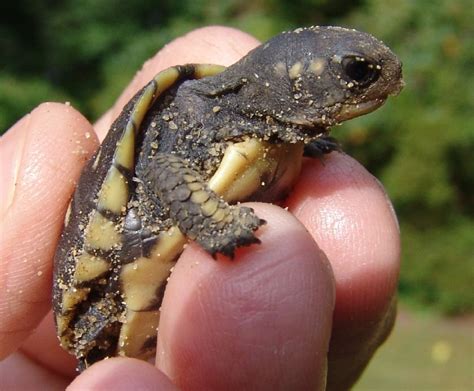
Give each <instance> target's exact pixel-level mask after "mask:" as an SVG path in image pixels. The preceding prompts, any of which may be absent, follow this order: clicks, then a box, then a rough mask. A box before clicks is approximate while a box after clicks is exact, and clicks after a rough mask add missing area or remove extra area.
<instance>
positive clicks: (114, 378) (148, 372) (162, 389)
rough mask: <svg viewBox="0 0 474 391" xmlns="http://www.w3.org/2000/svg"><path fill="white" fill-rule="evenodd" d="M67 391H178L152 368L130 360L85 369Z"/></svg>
mask: <svg viewBox="0 0 474 391" xmlns="http://www.w3.org/2000/svg"><path fill="white" fill-rule="evenodd" d="M67 390H68V391H76V390H77V391H82V390H91V391H92V390H115V391H121V390H123V391H129V390H140V391H142V390H143V391H146V390H150V391H151V390H154V391H177V390H178V388H177V387H176V386H174V385H173V384H172V383H171V381H170V380H169V379H168V378H167V377H166V376H165V375H164V374H163V373H162V372H161V371H159V370H158V369H157V368H155V367H154V366H153V365H151V364H148V363H146V362H144V361H140V360H135V359H132V358H111V359H108V360H103V361H101V362H98V363H97V364H94V365H93V366H91V367H90V368H88V369H87V370H86V371H84V372H83V373H82V374H80V375H79V376H78V377H76V379H75V380H74V381H73V382H72V383H71V384H70V385H69V387H68V388H67Z"/></svg>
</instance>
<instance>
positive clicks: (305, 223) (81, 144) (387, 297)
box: [0, 27, 400, 390]
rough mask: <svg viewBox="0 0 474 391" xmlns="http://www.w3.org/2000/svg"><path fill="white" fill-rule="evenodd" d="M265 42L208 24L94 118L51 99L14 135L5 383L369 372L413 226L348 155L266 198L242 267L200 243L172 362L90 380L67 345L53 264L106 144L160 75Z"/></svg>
mask: <svg viewBox="0 0 474 391" xmlns="http://www.w3.org/2000/svg"><path fill="white" fill-rule="evenodd" d="M256 45H258V42H257V41H256V40H255V39H254V38H252V37H250V36H248V35H246V34H244V33H241V32H239V31H236V30H233V29H228V28H223V27H209V28H204V29H200V30H196V31H194V32H192V33H190V34H188V35H186V36H184V37H182V38H179V39H177V40H175V41H173V42H172V43H170V44H169V45H168V46H166V47H165V48H164V49H163V50H161V51H160V52H159V53H158V54H157V55H156V56H155V57H154V58H152V59H151V60H149V61H148V62H147V63H146V64H145V65H144V67H143V69H142V70H141V71H140V72H139V73H138V74H137V75H136V77H135V78H134V80H133V81H132V82H131V83H130V85H129V86H128V87H127V88H126V90H125V91H124V93H123V94H122V96H121V97H120V98H119V99H118V100H117V102H116V104H115V105H114V106H113V107H112V108H111V109H110V110H109V111H108V112H107V113H105V114H104V115H103V117H102V118H101V119H100V120H99V121H98V122H97V123H96V125H95V126H94V127H93V126H92V125H91V124H89V123H88V122H87V120H86V119H85V118H84V117H83V116H82V115H81V114H80V113H78V112H77V111H76V110H75V109H74V108H72V107H70V106H68V105H64V104H57V103H51V104H43V105H40V106H39V107H38V108H36V109H35V110H33V111H32V112H31V113H30V114H28V115H26V116H25V117H24V118H22V119H21V120H19V121H18V122H17V123H16V124H15V125H14V126H13V127H12V128H11V129H10V130H9V131H8V132H7V133H6V134H5V135H4V136H3V137H2V138H1V139H0V159H1V163H0V169H1V175H2V177H1V178H0V183H1V184H2V185H1V187H0V201H1V203H0V208H1V210H0V214H1V221H0V319H2V321H1V323H0V357H1V358H2V359H3V360H4V361H2V363H1V364H0V379H1V381H0V384H1V385H2V389H37V388H38V386H39V385H41V386H44V389H50V390H54V389H64V388H65V387H67V386H69V389H70V390H83V389H90V390H101V389H115V390H128V389H155V390H177V389H183V390H187V389H192V390H208V389H226V390H241V389H246V390H275V389H281V390H284V389H292V390H299V389H301V390H309V389H324V387H325V386H324V379H325V373H326V368H328V373H329V375H328V379H329V380H328V389H332V390H338V389H347V388H348V387H350V385H351V384H352V383H353V382H354V381H355V379H356V378H357V376H358V374H359V373H360V372H362V370H363V368H364V366H365V365H366V363H367V362H368V361H369V360H370V358H371V357H372V354H373V352H374V351H375V349H376V348H377V347H378V346H379V345H380V344H381V343H382V342H383V341H384V339H385V338H386V336H387V335H388V334H389V332H390V330H391V327H392V324H393V318H394V314H395V304H394V303H395V294H396V284H397V279H398V270H399V256H400V241H399V231H398V224H397V221H396V217H395V215H394V213H393V209H392V206H391V204H390V201H389V200H388V198H387V196H386V194H385V192H384V190H383V188H382V187H381V185H380V183H379V182H378V181H377V180H376V179H375V178H374V177H373V176H371V175H370V174H369V173H368V172H367V171H366V170H365V169H364V168H363V167H362V166H361V165H360V164H358V163H357V162H356V161H354V160H353V159H352V158H350V157H349V156H347V155H344V154H341V153H336V152H335V153H331V154H330V155H328V156H326V157H325V158H324V159H323V160H322V161H320V160H317V159H316V160H307V161H305V164H304V168H303V172H302V174H301V177H300V179H299V182H298V183H297V185H296V187H295V189H294V191H293V193H292V195H291V196H290V197H289V199H288V200H287V201H286V203H285V205H283V206H287V207H288V210H285V209H284V208H282V207H279V206H273V205H268V204H251V206H252V207H253V208H254V209H255V211H256V213H257V214H258V216H260V217H261V218H264V219H265V220H266V221H267V222H268V224H267V225H265V226H264V227H263V228H261V229H260V230H259V231H258V232H257V236H258V237H259V238H260V239H261V241H262V244H261V245H254V246H251V247H248V248H243V249H239V250H238V251H237V252H236V256H235V259H234V261H233V262H230V261H228V260H225V259H223V258H221V257H219V259H218V261H217V262H216V261H215V260H214V259H212V257H210V256H209V255H208V254H207V253H205V252H204V251H203V250H202V249H200V248H199V246H197V245H195V244H192V245H190V246H188V247H187V248H186V250H185V251H184V253H183V255H182V256H181V258H180V260H179V262H178V265H177V267H176V268H175V270H174V272H173V274H172V277H171V278H170V282H169V284H168V287H167V290H166V293H165V298H164V302H163V307H162V318H161V323H160V332H159V337H158V347H157V352H158V353H157V363H156V367H155V366H153V365H151V364H148V363H145V362H141V361H138V360H134V359H126V358H113V359H109V360H106V361H102V362H99V363H97V364H95V365H93V366H92V367H91V368H89V369H87V370H86V371H84V372H83V373H82V374H81V375H79V376H77V377H76V373H75V372H74V367H75V362H74V359H73V357H72V356H70V355H69V354H67V353H66V352H64V351H63V350H62V349H61V348H60V347H59V346H58V342H57V339H56V336H55V331H54V325H53V321H52V316H51V314H50V309H51V304H50V301H51V276H52V259H53V254H54V251H55V247H56V243H57V240H58V236H59V234H60V232H61V227H62V223H63V216H64V213H65V210H66V207H67V203H68V200H69V198H70V196H71V194H72V192H73V189H74V182H75V181H76V180H77V178H78V176H79V174H80V171H81V167H82V165H83V164H84V163H85V161H86V160H87V158H88V157H89V156H90V155H91V153H92V152H93V150H94V149H95V148H96V147H97V145H98V142H99V141H98V140H101V139H103V137H104V135H105V133H106V132H107V130H108V128H109V126H110V124H111V122H112V120H113V119H114V118H115V117H117V115H118V114H119V112H120V110H121V108H122V106H123V105H124V104H125V103H126V101H127V100H128V99H129V98H130V97H131V96H132V95H133V93H134V92H135V91H137V90H138V89H139V88H140V87H141V86H143V85H144V84H145V83H146V82H147V81H148V80H149V79H151V78H152V76H153V75H154V74H156V73H157V72H159V71H160V70H162V69H164V68H166V67H168V66H170V65H175V64H179V63H187V62H195V63H216V64H223V65H229V64H231V63H233V62H235V61H236V60H238V59H239V58H240V57H241V56H242V55H244V54H245V53H246V52H248V51H249V50H250V49H251V48H253V47H255V46H256ZM389 104H390V102H389ZM96 134H97V137H96ZM335 136H336V137H337V131H336V134H335ZM331 336H332V337H331ZM327 351H329V355H328V356H327V355H326V352H327ZM327 357H328V360H327V365H326V358H327Z"/></svg>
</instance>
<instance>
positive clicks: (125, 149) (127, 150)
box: [113, 123, 135, 170]
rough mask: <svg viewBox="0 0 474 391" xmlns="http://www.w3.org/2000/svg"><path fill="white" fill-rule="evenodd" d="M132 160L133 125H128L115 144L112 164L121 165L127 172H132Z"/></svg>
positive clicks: (133, 154) (133, 153)
mask: <svg viewBox="0 0 474 391" xmlns="http://www.w3.org/2000/svg"><path fill="white" fill-rule="evenodd" d="M134 160H135V134H134V128H133V125H132V124H131V123H128V125H127V128H126V129H125V132H124V134H123V136H122V138H121V139H120V140H119V141H118V142H117V149H116V150H115V155H114V162H113V163H114V165H121V166H123V167H125V168H127V169H129V170H133V165H134Z"/></svg>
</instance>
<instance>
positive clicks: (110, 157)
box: [53, 27, 403, 370]
mask: <svg viewBox="0 0 474 391" xmlns="http://www.w3.org/2000/svg"><path fill="white" fill-rule="evenodd" d="M402 86H403V81H402V74H401V64H400V61H399V60H398V59H397V57H396V56H395V55H394V54H393V53H392V52H391V51H390V49H389V48H388V47H387V46H385V45H384V44H383V43H381V42H380V41H378V40H377V39H375V38H374V37H372V36H371V35H369V34H366V33H362V32H358V31H355V30H348V29H344V28H339V27H310V28H301V29H297V30H295V31H291V32H285V33H282V34H280V35H278V36H276V37H274V38H273V39H271V40H269V41H268V42H266V43H264V44H263V45H261V46H259V47H258V48H256V49H254V50H253V51H251V52H250V53H249V54H247V56H245V57H244V58H242V59H241V60H240V61H238V62H237V63H236V64H234V65H232V66H230V67H228V68H226V69H225V68H224V67H221V66H218V65H195V64H190V65H183V66H175V67H171V68H169V69H167V70H165V71H163V72H161V73H159V74H158V75H156V76H155V77H154V78H153V79H152V80H151V81H150V82H149V83H148V84H147V85H146V86H145V87H143V88H142V89H141V90H140V91H139V92H137V94H136V95H135V96H134V97H133V98H132V99H131V100H130V101H129V102H128V103H127V105H126V106H125V107H124V108H123V110H122V113H121V114H120V116H119V117H118V118H117V119H116V120H115V122H114V123H113V124H112V127H111V129H110V131H109V133H108V135H107V137H106V138H105V140H104V142H103V143H102V145H101V146H100V148H99V149H98V150H97V152H96V153H95V154H94V156H93V157H92V158H91V159H90V161H89V162H88V163H87V165H86V166H85V168H84V170H83V172H82V175H81V177H80V179H79V183H78V185H77V188H76V191H75V194H74V197H73V199H72V201H71V204H70V206H69V209H68V212H67V215H66V218H65V223H64V231H63V233H62V236H61V239H60V242H59V245H58V248H57V251H56V255H55V266H54V287H53V307H54V312H55V319H56V326H57V333H58V336H59V339H60V342H61V345H62V346H63V347H64V348H65V349H66V350H68V351H69V352H71V353H72V354H74V355H75V356H76V357H77V358H78V360H79V366H78V368H79V370H83V369H84V368H86V367H88V366H90V365H91V364H93V363H94V362H96V361H98V360H102V359H104V358H106V357H110V356H116V355H120V356H128V357H136V358H141V359H148V358H149V357H151V356H152V355H153V354H154V353H155V344H156V330H157V327H158V321H159V308H160V305H161V301H162V297H163V292H164V288H165V285H166V280H167V278H168V276H169V273H170V270H171V269H172V267H173V265H174V264H175V262H176V259H177V258H178V256H179V255H180V253H181V252H182V249H183V246H184V244H185V243H186V240H187V239H191V240H194V241H196V242H198V243H199V244H200V245H201V246H202V247H203V248H204V249H205V250H206V251H208V252H209V253H210V254H212V255H213V256H214V255H215V254H217V253H221V254H224V255H227V256H230V257H232V256H233V253H234V250H235V249H236V248H238V247H240V246H248V245H250V244H253V243H258V242H259V240H258V239H257V238H256V236H255V234H254V231H255V230H257V229H258V227H259V226H260V225H262V224H263V223H264V221H263V220H261V219H259V218H258V217H257V216H256V215H255V214H254V212H253V210H252V209H250V208H248V207H243V206H239V205H238V204H237V205H232V204H235V203H237V202H239V201H247V200H259V201H266V202H272V201H275V200H278V199H281V198H283V197H285V195H287V193H288V191H289V190H290V189H291V186H292V184H293V183H294V181H295V179H296V178H297V176H298V174H299V171H300V165H301V160H302V157H303V156H310V157H317V156H321V155H322V154H324V153H329V152H331V151H333V150H335V149H337V143H336V142H335V141H334V140H333V139H332V138H330V137H329V136H328V132H329V128H330V127H331V126H333V125H336V124H338V123H340V122H342V121H345V120H348V119H351V118H354V117H356V116H359V115H362V114H365V113H368V112H370V111H373V110H375V109H376V108H377V107H379V106H381V105H382V104H383V103H384V101H385V100H386V99H387V97H388V96H389V95H395V94H397V93H398V92H399V91H400V89H401V88H402Z"/></svg>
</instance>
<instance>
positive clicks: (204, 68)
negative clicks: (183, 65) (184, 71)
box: [194, 64, 225, 79]
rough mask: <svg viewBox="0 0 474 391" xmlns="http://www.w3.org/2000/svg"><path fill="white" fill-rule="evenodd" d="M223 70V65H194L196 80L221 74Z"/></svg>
mask: <svg viewBox="0 0 474 391" xmlns="http://www.w3.org/2000/svg"><path fill="white" fill-rule="evenodd" d="M224 69H225V66H223V65H215V64H199V65H196V68H195V71H194V75H195V76H196V78H197V79H200V78H202V77H206V76H212V75H216V74H218V73H221V72H222V71H223V70H224Z"/></svg>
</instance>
